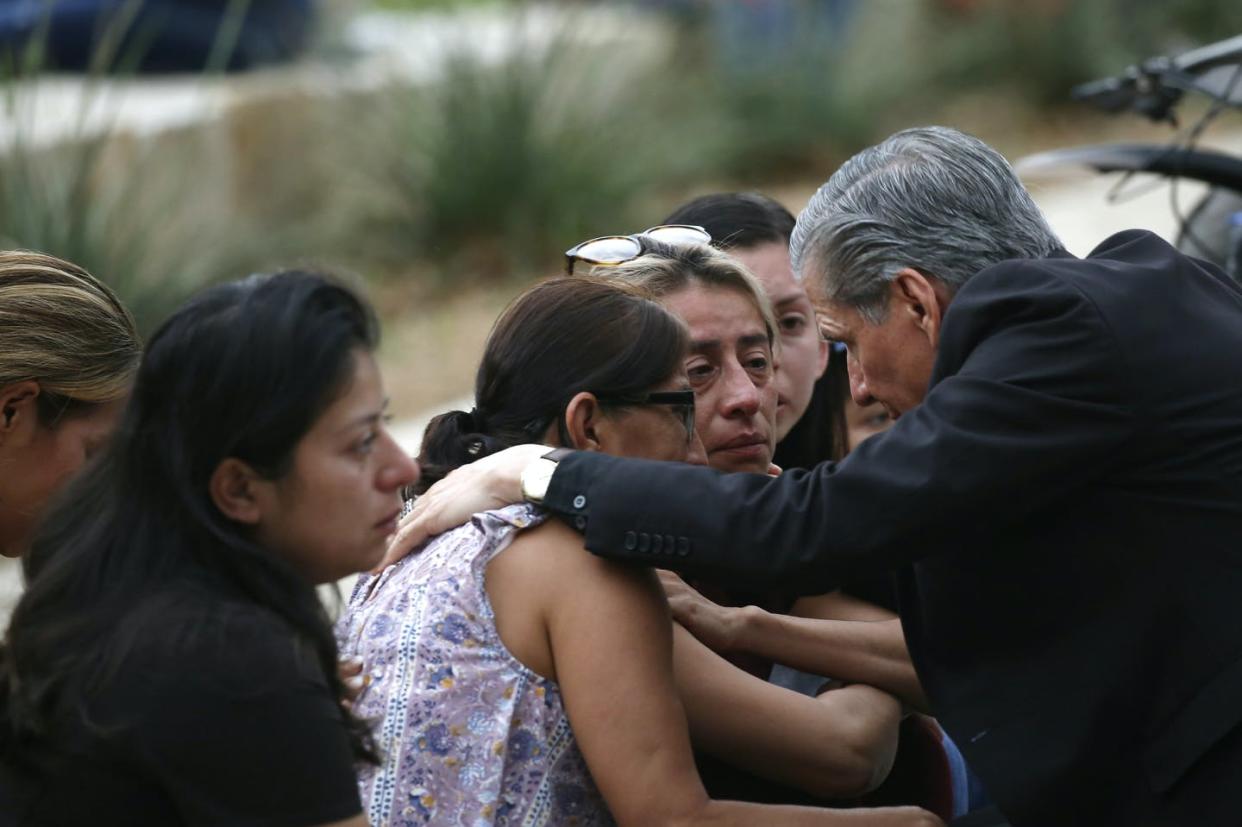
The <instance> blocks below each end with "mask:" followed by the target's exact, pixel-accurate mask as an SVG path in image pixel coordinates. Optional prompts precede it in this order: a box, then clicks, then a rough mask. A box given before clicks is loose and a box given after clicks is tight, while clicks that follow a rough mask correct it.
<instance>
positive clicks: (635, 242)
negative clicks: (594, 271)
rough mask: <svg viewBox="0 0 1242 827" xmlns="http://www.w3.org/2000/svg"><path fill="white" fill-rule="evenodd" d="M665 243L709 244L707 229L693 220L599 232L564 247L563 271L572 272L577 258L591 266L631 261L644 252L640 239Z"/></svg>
mask: <svg viewBox="0 0 1242 827" xmlns="http://www.w3.org/2000/svg"><path fill="white" fill-rule="evenodd" d="M645 238H648V239H652V240H654V241H660V242H663V243H664V244H711V243H712V237H711V234H710V233H708V232H707V230H705V229H703V228H702V227H699V226H696V225H694V224H660V225H658V226H655V227H649V228H647V229H645V230H643V231H642V232H641V233H635V234H634V235H602V236H600V237H599V238H592V239H590V240H589V241H584V242H582V243H581V244H575V245H574V246H573V247H570V248H569V249H568V250H566V251H565V275H567V276H572V275H573V274H574V265H575V264H577V263H578V262H579V261H581V262H583V263H585V264H590V265H591V266H593V267H615V266H616V265H618V264H624V263H625V262H627V261H633V260H634V259H636V258H638V257H639V256H641V255H642V254H643V251H644V249H645V248H644V247H643V239H645Z"/></svg>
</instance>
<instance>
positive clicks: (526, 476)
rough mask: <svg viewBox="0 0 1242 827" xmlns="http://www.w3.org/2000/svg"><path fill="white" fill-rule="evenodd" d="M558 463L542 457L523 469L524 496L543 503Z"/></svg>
mask: <svg viewBox="0 0 1242 827" xmlns="http://www.w3.org/2000/svg"><path fill="white" fill-rule="evenodd" d="M555 471H556V463H555V462H552V461H551V460H547V459H544V458H542V457H540V458H539V459H537V460H535V461H534V462H532V463H531V464H530V465H528V466H526V469H525V470H524V471H522V496H524V497H525V498H526V499H528V500H530V501H531V502H536V503H541V502H543V498H544V497H545V496H546V495H547V493H548V485H549V483H551V482H552V474H553V473H554V472H555Z"/></svg>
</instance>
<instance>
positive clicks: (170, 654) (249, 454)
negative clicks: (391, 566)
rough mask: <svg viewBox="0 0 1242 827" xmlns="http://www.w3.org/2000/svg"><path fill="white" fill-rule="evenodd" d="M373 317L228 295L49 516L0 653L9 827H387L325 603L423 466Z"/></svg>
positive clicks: (312, 280)
mask: <svg viewBox="0 0 1242 827" xmlns="http://www.w3.org/2000/svg"><path fill="white" fill-rule="evenodd" d="M377 333H378V331H377V326H376V322H375V319H374V315H373V313H372V311H371V309H370V307H369V306H368V305H366V304H365V303H364V302H363V301H362V300H361V299H360V298H358V297H357V296H356V295H355V294H354V293H353V292H352V291H351V290H349V289H347V288H345V287H343V286H342V285H340V284H339V283H337V282H335V281H334V280H332V279H330V278H327V277H325V276H321V275H317V274H313V273H306V272H287V273H280V274H277V275H274V276H270V277H263V276H255V277H251V278H249V279H246V280H244V281H240V282H233V283H229V284H224V285H220V286H217V287H214V288H211V289H210V290H208V291H205V292H204V293H202V294H200V295H199V296H198V297H196V298H195V299H193V300H191V301H190V302H189V303H188V304H187V305H186V306H185V307H183V308H182V309H181V310H179V311H178V312H177V313H176V314H174V315H173V316H172V317H171V318H170V319H169V320H168V321H167V322H166V323H165V324H164V325H163V326H162V327H161V328H160V330H158V331H157V332H156V333H155V335H154V336H153V337H152V339H151V341H150V344H149V346H148V348H147V352H146V353H145V355H144V356H143V359H142V363H141V366H140V367H139V369H138V373H137V377H136V379H135V381H134V386H133V392H132V397H131V399H130V402H129V404H128V406H127V407H126V409H125V412H124V414H123V416H122V419H121V422H120V425H119V427H118V429H117V431H116V433H115V434H114V435H113V437H112V439H111V441H110V442H109V444H108V445H107V447H106V448H104V450H103V451H102V453H101V454H100V456H99V457H98V458H97V460H96V461H94V462H92V463H91V464H90V465H89V466H88V468H87V469H86V470H85V471H84V472H83V473H82V474H81V475H80V476H79V477H78V478H77V479H75V480H74V481H73V482H71V483H70V484H69V486H68V488H67V490H66V491H65V495H64V496H63V497H61V498H59V500H58V501H57V504H56V505H55V506H54V507H53V508H52V510H51V511H50V512H49V513H48V515H47V518H46V519H45V520H44V521H43V523H42V525H41V527H40V528H39V529H38V531H37V532H36V535H35V537H34V540H33V542H32V543H31V547H30V550H29V553H28V554H27V555H26V556H25V557H24V559H23V566H24V568H25V574H26V580H27V588H26V592H25V594H24V595H23V596H22V599H21V601H20V602H19V603H18V605H17V608H16V610H15V611H14V613H13V619H12V624H11V626H10V627H9V630H8V634H7V636H6V638H5V641H4V645H3V647H0V824H4V825H21V827H27V825H28V826H29V827H78V825H84V824H107V825H121V824H123V825H126V827H175V825H241V824H246V825H283V826H284V827H315V826H317V825H318V826H321V827H365V825H366V821H365V819H364V817H363V816H362V813H361V805H360V802H359V798H358V790H357V784H356V776H355V772H354V762H355V761H356V760H358V761H363V762H366V761H371V760H375V758H376V753H375V751H374V744H373V742H372V739H371V737H370V732H369V730H368V729H367V727H366V726H365V724H364V723H363V722H362V721H360V720H359V719H358V718H356V717H355V716H354V715H352V714H351V713H349V712H348V711H347V710H346V709H345V708H344V707H343V704H342V702H343V701H344V700H345V692H344V689H343V686H342V683H341V680H340V679H339V677H338V675H337V671H336V644H335V640H334V638H333V636H332V628H331V625H330V623H329V621H328V618H327V616H326V614H325V612H324V608H323V606H322V604H321V603H320V601H319V598H318V596H317V594H316V591H315V585H316V584H319V583H327V582H333V581H335V580H337V579H338V578H341V577H344V576H345V575H347V574H350V573H353V572H357V571H360V570H362V569H367V568H370V567H371V566H374V565H375V564H376V563H377V562H378V561H379V559H380V557H381V555H382V554H383V551H384V548H385V541H386V538H387V537H388V535H390V534H391V533H392V531H393V530H394V528H395V527H396V522H397V517H398V515H399V514H400V511H401V495H400V491H401V489H402V488H403V487H404V486H406V485H408V484H410V483H412V482H413V481H414V480H415V479H416V478H417V469H416V467H415V465H414V463H413V461H412V460H411V459H410V458H409V457H408V456H406V455H405V454H404V453H403V452H402V451H401V449H400V447H399V446H398V445H397V444H396V443H395V442H394V441H393V439H392V437H391V436H390V435H389V434H388V432H387V430H386V428H385V427H384V424H383V422H384V407H385V393H384V387H383V382H382V379H381V377H380V374H379V371H378V369H377V367H376V364H375V360H374V358H373V356H372V351H373V349H374V347H375V344H376V337H377Z"/></svg>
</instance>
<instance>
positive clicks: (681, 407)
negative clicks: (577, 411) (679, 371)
mask: <svg viewBox="0 0 1242 827" xmlns="http://www.w3.org/2000/svg"><path fill="white" fill-rule="evenodd" d="M595 398H596V399H598V400H599V401H600V403H601V404H604V405H667V406H668V407H670V408H672V409H673V410H674V412H676V413H679V414H681V424H682V426H683V427H684V428H685V429H686V444H687V445H689V444H690V442H691V441H692V440H693V439H694V391H653V392H651V393H643V394H638V395H635V396H611V395H608V394H596V395H595Z"/></svg>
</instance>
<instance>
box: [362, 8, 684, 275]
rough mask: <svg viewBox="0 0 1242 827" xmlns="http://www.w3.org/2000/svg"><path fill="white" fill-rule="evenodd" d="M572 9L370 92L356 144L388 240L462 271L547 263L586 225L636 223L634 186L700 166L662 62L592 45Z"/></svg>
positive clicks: (596, 228) (661, 182)
mask: <svg viewBox="0 0 1242 827" xmlns="http://www.w3.org/2000/svg"><path fill="white" fill-rule="evenodd" d="M575 22H576V21H575V18H573V16H572V15H568V16H567V18H566V22H565V24H564V28H563V30H561V31H558V32H554V33H552V34H551V35H550V36H548V39H547V40H546V41H540V40H539V39H538V38H535V37H532V35H531V32H530V31H529V30H527V29H526V28H525V27H524V24H523V22H522V21H521V20H519V21H518V22H517V23H514V24H513V26H514V28H513V30H512V33H511V34H510V35H509V36H508V37H507V38H506V40H507V41H508V42H509V43H510V45H511V46H512V48H510V49H508V51H507V53H506V54H505V55H503V56H502V57H501V58H500V59H499V60H492V61H489V60H487V59H486V58H485V57H481V56H480V55H479V53H478V51H476V50H474V49H466V48H464V47H463V49H462V50H461V51H460V52H458V53H456V54H454V55H453V56H452V57H451V58H450V59H449V61H448V63H447V65H446V66H445V67H444V70H443V73H442V74H441V75H440V76H439V77H437V78H436V79H435V80H434V81H433V82H431V83H428V84H426V85H424V86H420V87H417V88H412V89H408V88H407V89H402V90H394V91H392V92H390V93H389V94H388V97H387V98H386V99H382V100H380V101H378V102H376V103H375V104H374V108H375V109H376V112H375V114H374V115H373V116H372V118H371V119H370V120H369V121H367V126H366V127H365V128H364V129H363V131H364V132H365V133H367V135H366V138H365V140H363V141H362V142H361V144H360V145H355V146H354V147H353V152H354V153H355V155H356V157H357V159H358V162H360V163H362V164H363V165H365V166H367V168H368V169H369V170H370V186H371V188H372V193H373V195H372V197H371V203H372V204H373V205H380V206H378V207H375V208H374V209H375V211H376V212H377V213H378V215H377V216H374V220H375V223H373V224H372V227H375V226H379V227H380V228H381V229H382V231H383V234H384V236H385V237H386V238H387V239H388V245H387V246H388V248H389V250H390V251H391V253H395V254H397V255H405V256H414V257H427V258H430V259H433V260H435V261H437V262H439V263H440V265H441V267H442V268H443V270H444V271H445V272H454V273H458V272H461V271H462V270H463V269H465V270H468V271H471V272H476V273H479V272H481V273H483V274H484V275H488V276H498V275H504V274H506V273H509V272H514V271H519V272H525V271H529V270H531V269H532V268H546V267H548V266H553V263H554V262H556V261H558V260H559V252H560V251H562V250H564V249H565V248H567V247H569V246H570V245H571V244H573V243H575V242H577V241H579V240H582V239H584V238H586V237H588V236H591V235H600V234H607V233H617V232H623V231H633V230H636V229H642V228H641V227H638V226H637V223H641V220H642V219H641V218H639V217H637V216H636V209H635V206H636V204H637V203H638V202H639V199H640V198H641V197H642V196H643V195H645V194H648V193H650V192H651V191H653V190H658V189H660V188H663V187H667V186H669V185H670V184H672V183H675V182H680V181H684V180H685V179H686V178H687V177H689V176H690V175H692V174H694V172H695V171H697V170H701V169H702V168H703V167H704V165H705V162H704V159H703V157H702V151H701V148H700V147H697V146H695V145H693V144H692V143H690V142H687V140H686V139H685V130H684V129H683V126H682V124H681V123H679V121H678V117H677V116H676V115H675V114H668V113H669V110H670V109H671V108H673V107H676V106H678V105H680V104H681V103H683V102H680V101H676V100H671V101H670V99H669V92H670V90H669V89H668V85H667V84H665V83H663V79H662V78H661V77H660V73H661V67H660V64H659V61H658V60H657V61H654V62H652V61H650V60H648V59H647V58H646V57H645V56H641V57H640V56H639V55H637V54H636V53H635V52H633V51H630V50H629V49H628V48H625V47H620V46H617V47H605V46H591V47H588V46H586V45H584V44H583V43H582V42H581V41H580V40H576V39H575V38H574V37H573V36H572V35H571V32H572V30H573V26H574V25H575Z"/></svg>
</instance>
